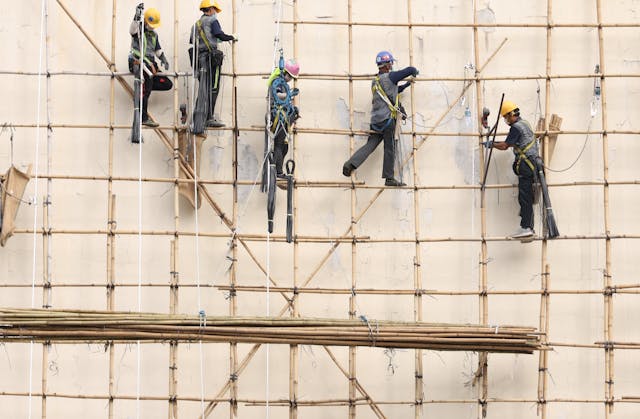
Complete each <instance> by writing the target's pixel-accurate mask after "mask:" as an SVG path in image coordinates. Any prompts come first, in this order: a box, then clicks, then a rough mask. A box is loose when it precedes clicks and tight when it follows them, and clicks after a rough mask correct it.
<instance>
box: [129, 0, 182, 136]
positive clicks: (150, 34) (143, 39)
mask: <svg viewBox="0 0 640 419" xmlns="http://www.w3.org/2000/svg"><path fill="white" fill-rule="evenodd" d="M143 10H144V3H140V4H138V6H137V7H136V13H135V16H134V18H133V22H131V26H130V27H129V34H130V35H131V52H130V53H129V71H131V72H132V73H133V74H134V75H135V77H136V81H135V88H134V90H135V91H136V92H137V94H134V98H133V100H134V104H135V103H137V101H138V100H139V92H140V90H139V89H140V87H139V85H140V79H139V76H140V66H141V65H142V73H143V76H144V84H143V86H142V109H141V110H140V113H141V117H142V124H143V125H146V126H149V127H157V126H158V123H157V122H154V121H152V120H150V119H149V116H148V115H147V108H148V105H149V96H151V91H153V90H169V89H171V87H172V86H173V83H171V80H169V79H168V78H167V77H164V76H161V75H159V74H158V64H157V62H156V57H157V58H159V59H160V62H161V63H162V65H163V67H164V68H165V69H166V70H167V71H168V70H169V61H167V57H166V56H165V55H164V52H163V51H162V47H161V46H160V40H159V39H158V34H157V33H156V31H155V29H156V28H158V27H159V26H160V12H159V11H158V10H157V9H154V8H150V9H147V10H146V11H145V12H144V24H143V25H141V22H140V18H141V17H142V11H143ZM141 28H143V29H141ZM141 30H142V32H143V33H142V34H141V33H140V31H141ZM140 44H142V47H140ZM134 119H135V117H134ZM134 125H136V124H135V122H134ZM132 138H133V137H132ZM133 139H134V141H135V138H133Z"/></svg>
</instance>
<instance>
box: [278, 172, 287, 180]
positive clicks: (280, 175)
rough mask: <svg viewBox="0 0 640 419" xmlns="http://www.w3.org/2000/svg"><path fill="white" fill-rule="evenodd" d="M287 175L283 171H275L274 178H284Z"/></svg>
mask: <svg viewBox="0 0 640 419" xmlns="http://www.w3.org/2000/svg"><path fill="white" fill-rule="evenodd" d="M286 178H287V175H285V174H284V173H282V172H280V173H276V179H286Z"/></svg>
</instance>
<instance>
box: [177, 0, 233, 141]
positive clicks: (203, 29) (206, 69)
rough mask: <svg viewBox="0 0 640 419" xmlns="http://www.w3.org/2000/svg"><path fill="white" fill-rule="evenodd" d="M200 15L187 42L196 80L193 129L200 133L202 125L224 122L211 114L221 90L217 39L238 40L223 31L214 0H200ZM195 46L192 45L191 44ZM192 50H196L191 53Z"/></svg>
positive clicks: (214, 124)
mask: <svg viewBox="0 0 640 419" xmlns="http://www.w3.org/2000/svg"><path fill="white" fill-rule="evenodd" d="M200 10H201V11H202V16H201V17H200V19H198V21H197V22H196V23H195V24H194V25H193V28H192V29H191V37H190V39H189V43H190V44H192V47H191V48H190V49H189V52H190V56H191V65H192V66H193V68H194V70H196V74H195V76H196V78H197V79H198V80H199V84H198V97H197V99H196V108H195V110H194V112H193V131H194V133H195V134H202V133H203V132H204V129H205V126H207V127H223V126H224V124H223V123H222V122H220V121H218V120H216V119H215V118H214V113H213V112H214V110H215V107H216V100H217V98H218V92H219V90H220V70H221V67H222V59H223V58H224V54H223V53H222V51H220V50H219V49H218V42H220V41H237V38H236V37H234V36H233V35H227V34H226V33H224V32H223V31H222V28H221V27H220V22H218V18H217V17H216V15H217V14H218V13H220V12H222V8H221V7H220V5H219V4H218V1H217V0H202V1H201V2H200ZM194 46H195V48H194ZM194 51H195V53H194Z"/></svg>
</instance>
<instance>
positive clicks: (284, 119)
mask: <svg viewBox="0 0 640 419" xmlns="http://www.w3.org/2000/svg"><path fill="white" fill-rule="evenodd" d="M299 73H300V65H299V64H298V63H297V62H296V61H295V60H288V61H287V62H286V63H285V64H284V68H283V69H282V70H280V67H276V69H275V70H273V72H272V73H271V76H270V77H269V81H268V82H267V83H268V86H269V104H270V118H271V125H270V130H271V134H272V135H273V154H274V157H275V165H276V176H277V177H279V178H284V177H285V175H284V173H283V171H282V164H283V162H284V156H286V154H287V152H288V151H289V141H288V137H289V133H290V132H291V128H292V127H293V125H294V124H295V122H296V120H297V119H298V118H299V117H300V114H299V112H298V107H297V106H294V105H293V102H292V98H293V97H294V96H296V95H297V94H298V93H299V90H298V89H297V88H294V89H291V88H290V87H289V82H290V81H291V80H292V79H297V78H298V74H299Z"/></svg>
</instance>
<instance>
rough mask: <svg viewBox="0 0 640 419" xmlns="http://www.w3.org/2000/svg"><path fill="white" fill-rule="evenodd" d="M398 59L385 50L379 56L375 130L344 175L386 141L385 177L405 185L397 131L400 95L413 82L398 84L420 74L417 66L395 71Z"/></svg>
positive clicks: (373, 84) (373, 118)
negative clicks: (397, 169)
mask: <svg viewBox="0 0 640 419" xmlns="http://www.w3.org/2000/svg"><path fill="white" fill-rule="evenodd" d="M394 62H395V59H394V58H393V55H391V53H390V52H388V51H381V52H379V53H378V55H377V56H376V64H377V65H378V75H377V76H376V78H375V79H374V80H373V81H372V82H371V91H372V93H373V100H372V110H371V130H372V131H373V133H372V134H371V135H369V139H368V140H367V143H366V144H365V145H363V146H362V147H360V148H359V149H358V150H357V151H356V152H355V153H354V154H353V156H351V158H350V159H349V160H347V161H346V162H345V163H344V165H343V166H342V174H343V175H345V176H351V172H353V171H354V170H355V169H357V168H358V167H360V165H361V164H362V163H363V162H364V161H365V160H366V159H367V157H369V155H370V154H371V153H372V152H373V150H375V149H376V147H378V144H380V143H381V142H382V141H384V158H383V162H382V177H383V178H385V182H384V184H385V186H405V184H404V183H402V182H400V181H399V180H397V179H396V178H395V177H394V175H393V164H394V161H395V149H394V133H395V130H396V121H397V118H398V114H399V113H400V114H402V111H401V107H400V102H399V99H398V96H399V94H400V93H401V92H402V91H403V90H404V89H406V88H407V87H408V86H409V85H410V84H411V82H410V81H409V82H407V83H404V84H402V85H401V86H398V83H399V82H400V81H402V80H404V79H405V78H407V77H410V76H414V77H415V76H417V75H418V70H417V69H416V68H415V67H405V68H403V69H402V70H398V71H392V70H393V63H394Z"/></svg>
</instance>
